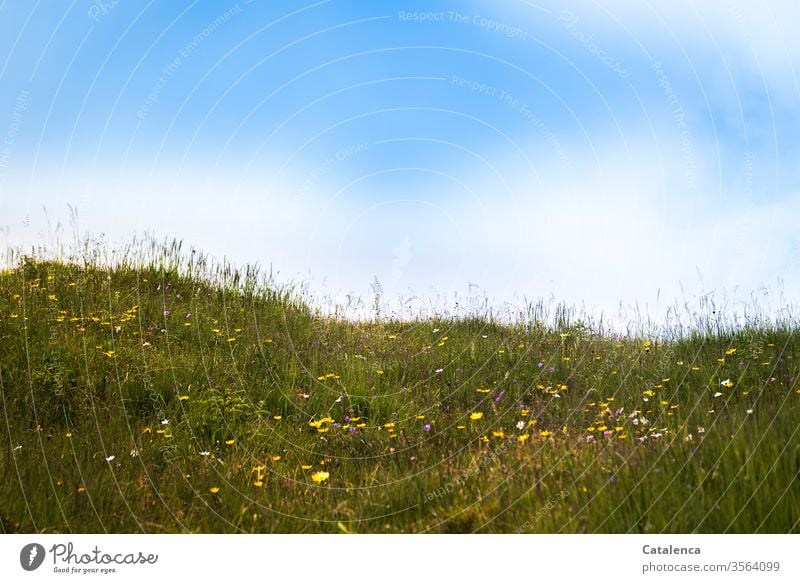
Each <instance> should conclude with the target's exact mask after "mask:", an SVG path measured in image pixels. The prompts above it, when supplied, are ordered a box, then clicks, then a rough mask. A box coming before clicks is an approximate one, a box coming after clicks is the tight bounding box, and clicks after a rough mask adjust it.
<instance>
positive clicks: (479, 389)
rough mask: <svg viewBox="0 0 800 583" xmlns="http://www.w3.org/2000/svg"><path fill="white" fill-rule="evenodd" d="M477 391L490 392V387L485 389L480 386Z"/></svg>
mask: <svg viewBox="0 0 800 583" xmlns="http://www.w3.org/2000/svg"><path fill="white" fill-rule="evenodd" d="M475 391H476V392H478V393H488V392H489V389H484V388H483V387H480V388H477V389H475Z"/></svg>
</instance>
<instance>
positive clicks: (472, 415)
mask: <svg viewBox="0 0 800 583" xmlns="http://www.w3.org/2000/svg"><path fill="white" fill-rule="evenodd" d="M469 418H470V419H472V420H473V421H477V420H478V419H482V418H483V413H481V412H480V411H476V412H474V413H470V415H469Z"/></svg>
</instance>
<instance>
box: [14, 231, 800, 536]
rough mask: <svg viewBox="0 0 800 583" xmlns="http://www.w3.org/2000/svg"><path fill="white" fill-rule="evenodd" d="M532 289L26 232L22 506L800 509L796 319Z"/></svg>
mask: <svg viewBox="0 0 800 583" xmlns="http://www.w3.org/2000/svg"><path fill="white" fill-rule="evenodd" d="M376 305H377V304H376ZM523 313H527V314H528V315H529V316H530V317H522V318H518V319H516V320H515V321H509V320H503V319H498V318H495V317H490V316H488V315H480V314H471V315H469V316H464V317H459V316H457V315H438V316H433V317H430V316H427V317H422V316H420V317H418V318H412V319H402V320H401V319H393V318H392V317H387V316H385V315H383V316H382V317H380V318H372V319H366V318H365V319H361V320H343V319H340V318H336V317H333V316H331V315H330V313H328V315H323V313H322V312H320V311H318V310H315V309H314V308H312V307H311V306H309V305H307V304H306V303H305V302H304V301H302V299H301V295H300V294H299V293H296V290H294V289H292V288H282V287H280V286H278V285H276V284H275V282H274V281H273V280H272V278H270V277H269V276H268V275H266V276H265V275H262V274H261V273H260V272H259V271H258V270H257V269H252V268H245V269H242V270H236V269H234V268H233V267H231V266H230V265H227V264H224V263H214V262H212V261H210V260H208V259H207V258H206V257H204V256H202V255H200V254H197V253H195V252H193V251H188V252H186V251H183V250H182V249H181V246H180V245H179V244H177V243H174V244H172V245H162V244H157V243H154V242H148V243H144V244H134V245H133V246H131V247H129V248H127V249H126V250H123V251H122V252H120V253H118V254H110V252H108V251H107V250H105V249H104V248H102V247H91V248H90V247H88V246H87V247H85V248H82V249H81V250H80V251H79V252H75V253H66V252H62V254H61V255H60V256H59V257H56V258H54V257H52V256H49V255H47V254H46V253H39V254H37V255H35V256H34V255H28V256H20V255H14V256H12V257H11V259H10V260H9V268H8V269H5V270H4V271H2V273H0V390H2V404H3V408H2V411H3V414H2V419H0V421H1V422H2V427H3V431H2V433H3V436H4V437H3V439H2V444H3V445H2V447H0V472H2V480H0V531H5V532H32V531H40V532H104V531H108V532H138V531H146V532H183V531H191V532H240V531H243V532H465V531H466V532H471V531H484V532H690V531H700V532H797V531H798V517H800V488H798V485H799V484H798V472H800V438H798V421H800V415H798V407H799V406H800V385H798V382H797V379H798V363H797V347H796V339H795V330H796V325H795V322H794V321H793V320H791V319H784V320H782V321H779V322H774V321H773V322H767V321H765V320H759V321H757V322H755V323H753V324H751V325H744V326H732V325H727V324H726V325H720V319H719V318H718V317H715V318H710V317H705V319H703V318H704V316H702V315H701V316H700V317H698V319H697V320H696V321H695V322H694V323H693V324H694V325H692V326H683V325H681V326H677V325H676V327H675V329H674V330H673V332H674V334H672V335H669V334H666V335H665V334H658V335H655V334H654V335H652V336H643V335H641V334H636V335H633V334H631V335H628V336H624V337H621V336H619V335H612V334H610V333H608V332H607V331H603V330H602V329H601V328H599V327H597V326H592V325H590V324H587V322H588V321H589V320H588V319H586V318H577V317H575V316H574V315H573V314H571V313H570V312H569V311H567V310H563V309H560V311H557V313H554V314H545V313H543V308H542V305H541V304H539V305H538V307H537V306H534V307H532V308H531V309H529V310H528V311H527V312H523ZM698 322H699V323H700V325H697V324H698ZM639 329H641V327H639Z"/></svg>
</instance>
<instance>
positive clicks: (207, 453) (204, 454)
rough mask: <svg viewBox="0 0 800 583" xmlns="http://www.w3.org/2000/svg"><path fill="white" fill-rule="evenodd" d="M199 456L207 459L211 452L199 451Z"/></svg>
mask: <svg viewBox="0 0 800 583" xmlns="http://www.w3.org/2000/svg"><path fill="white" fill-rule="evenodd" d="M200 455H201V456H203V457H208V456H210V455H211V452H210V451H201V452H200Z"/></svg>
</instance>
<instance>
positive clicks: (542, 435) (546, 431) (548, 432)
mask: <svg viewBox="0 0 800 583" xmlns="http://www.w3.org/2000/svg"><path fill="white" fill-rule="evenodd" d="M551 435H553V434H552V433H551V432H550V431H548V430H547V429H544V430H542V431H540V432H539V437H550V436H551Z"/></svg>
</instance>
